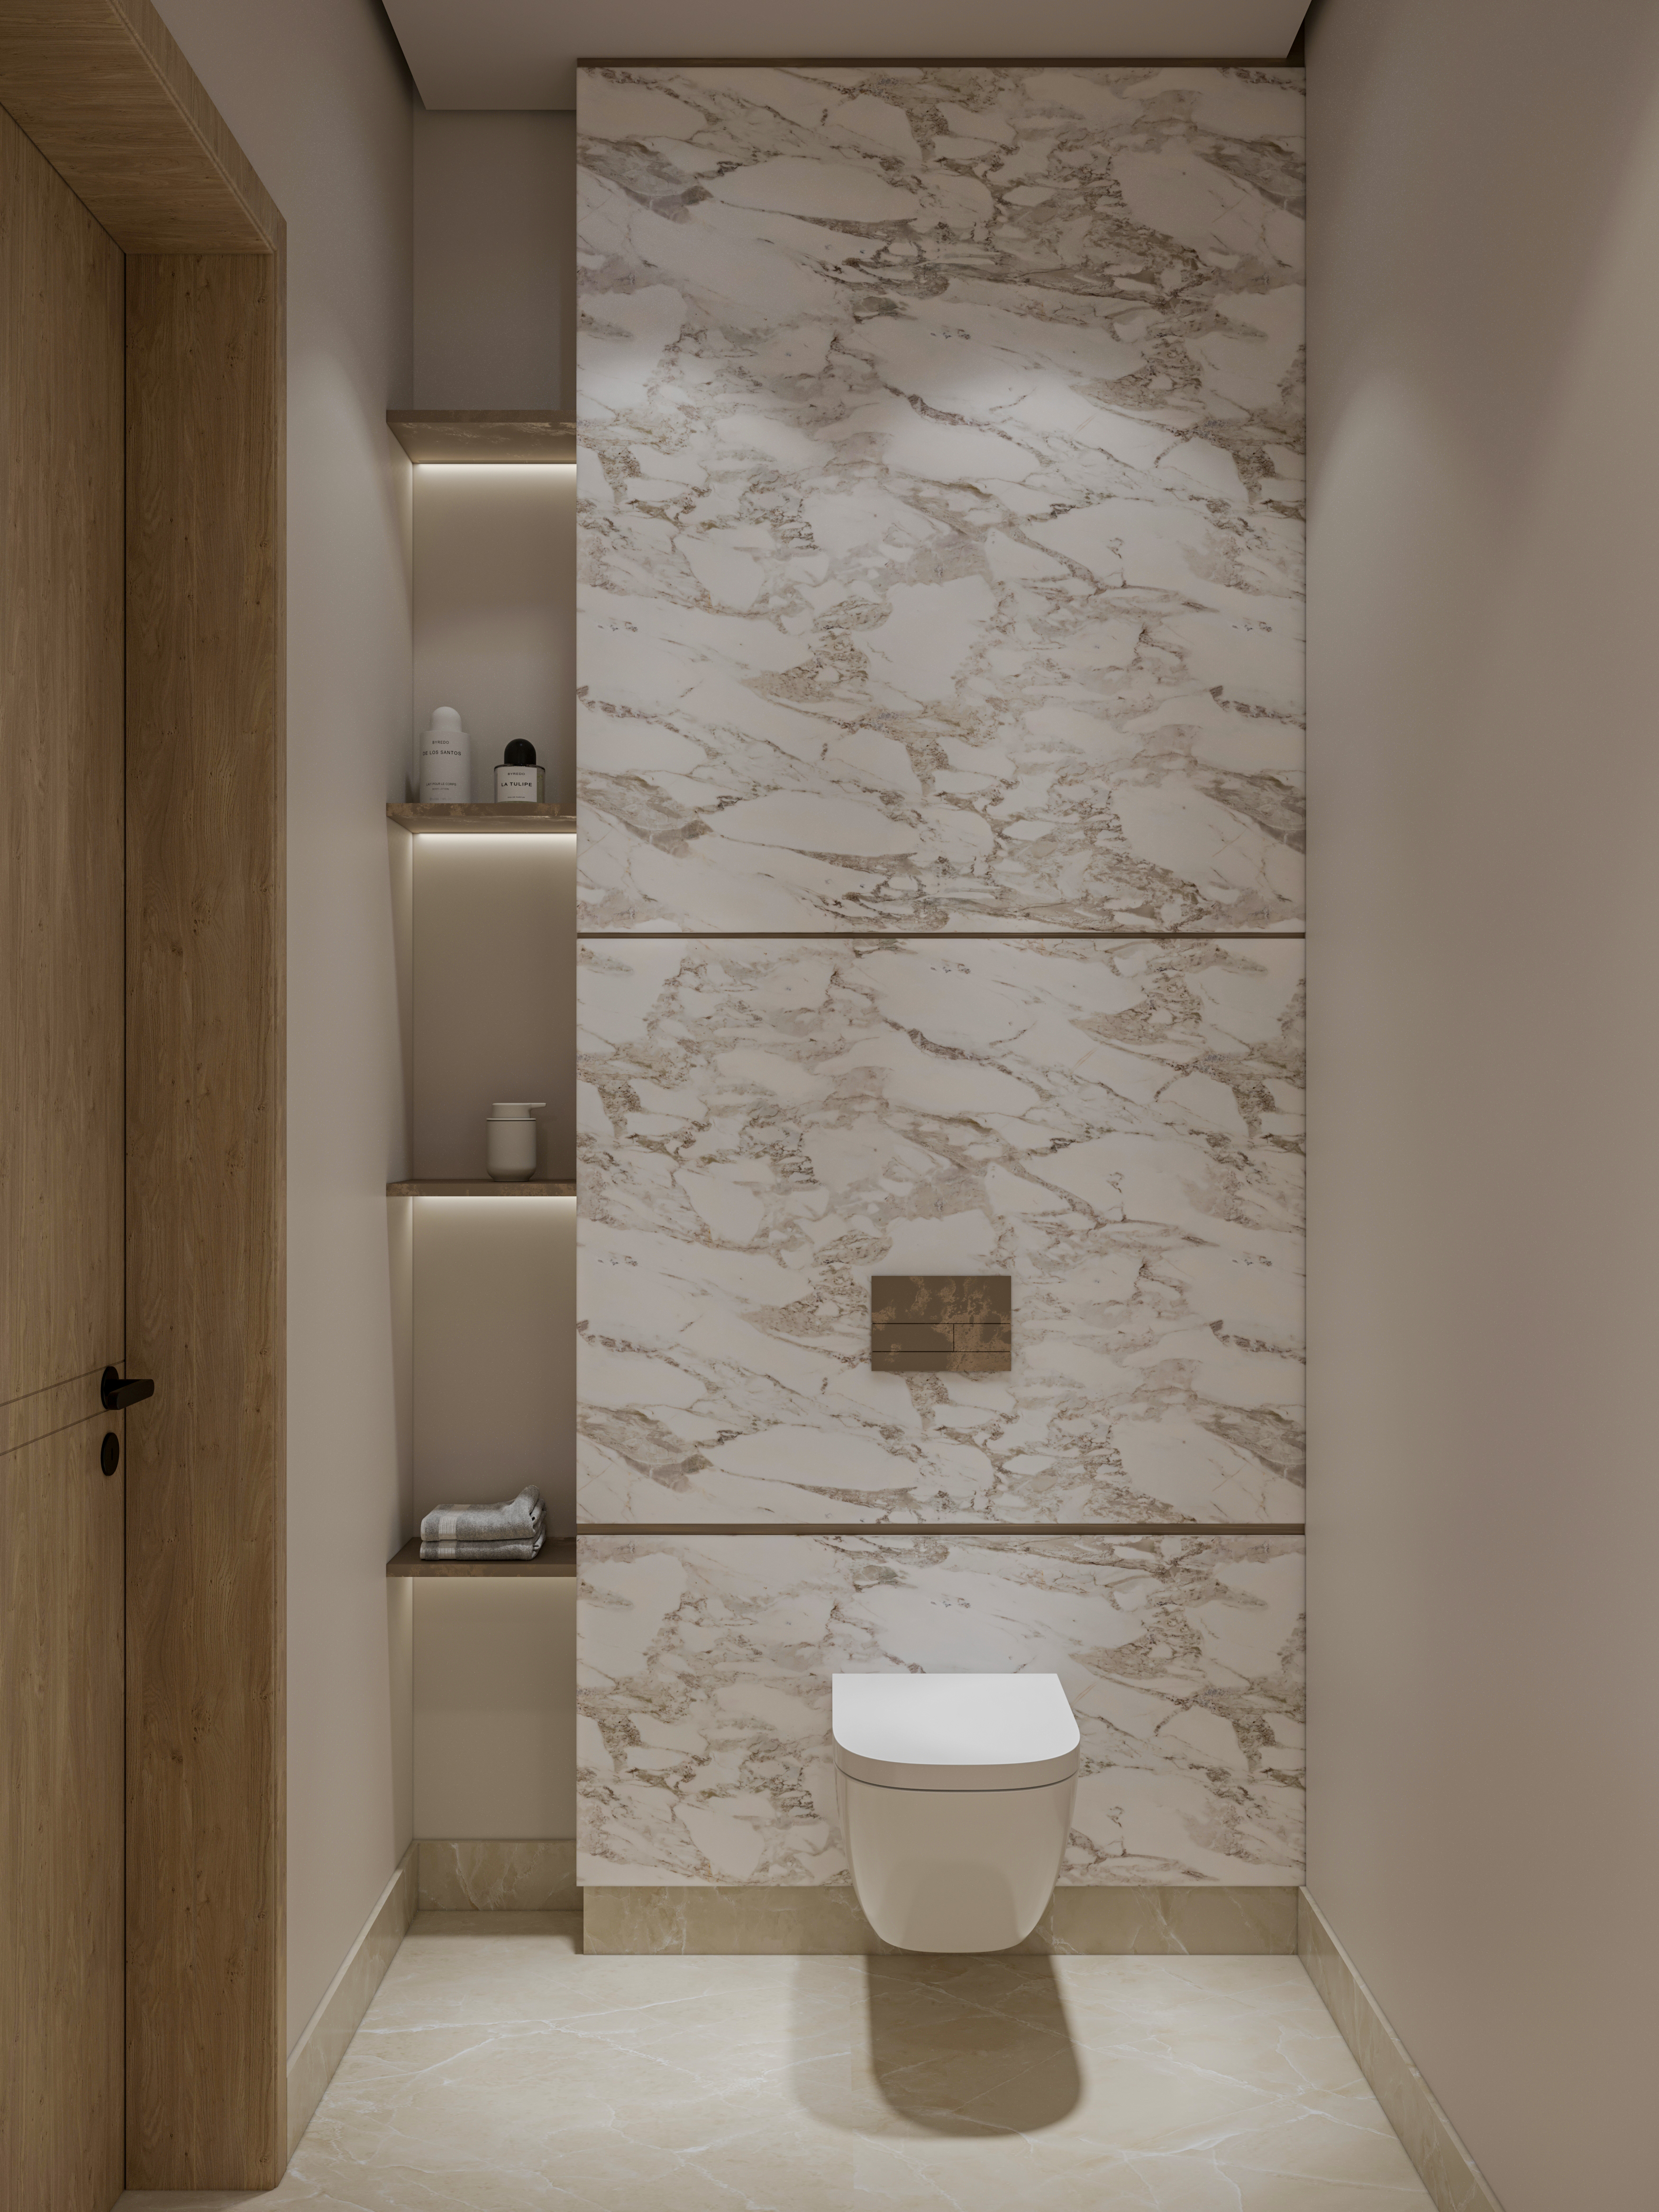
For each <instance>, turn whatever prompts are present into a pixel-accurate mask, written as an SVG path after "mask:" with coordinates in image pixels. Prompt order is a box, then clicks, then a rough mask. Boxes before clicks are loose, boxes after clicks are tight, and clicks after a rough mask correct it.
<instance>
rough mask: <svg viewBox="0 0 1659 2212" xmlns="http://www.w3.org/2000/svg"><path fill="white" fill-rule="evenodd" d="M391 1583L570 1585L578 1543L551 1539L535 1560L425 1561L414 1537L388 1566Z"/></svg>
mask: <svg viewBox="0 0 1659 2212" xmlns="http://www.w3.org/2000/svg"><path fill="white" fill-rule="evenodd" d="M575 1572H576V1540H575V1538H574V1536H550V1537H549V1538H548V1540H547V1541H546V1542H545V1543H544V1545H543V1546H542V1548H541V1550H540V1551H539V1552H538V1553H537V1554H536V1556H535V1558H534V1559H422V1557H421V1540H420V1538H419V1537H418V1536H411V1537H410V1540H409V1541H408V1542H407V1543H406V1544H405V1545H404V1548H403V1549H402V1551H401V1552H398V1553H395V1554H394V1555H393V1556H392V1558H391V1559H388V1560H387V1561H386V1579H387V1581H388V1582H417V1583H419V1582H430V1581H433V1580H435V1579H437V1578H440V1577H443V1576H446V1575H485V1576H489V1575H500V1576H508V1575H513V1576H517V1577H520V1579H521V1580H522V1579H526V1578H532V1579H539V1578H541V1577H545V1576H548V1575H552V1576H554V1577H556V1578H559V1579H562V1580H564V1581H566V1582H569V1581H572V1580H574V1577H575Z"/></svg>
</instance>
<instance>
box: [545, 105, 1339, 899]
mask: <svg viewBox="0 0 1659 2212" xmlns="http://www.w3.org/2000/svg"><path fill="white" fill-rule="evenodd" d="M577 116H578V130H579V138H580V164H581V167H580V177H579V185H580V205H579V216H578V221H579V246H580V272H581V273H580V310H581V329H580V340H579V380H580V383H579V391H580V478H579V494H580V507H579V548H580V550H579V566H580V616H579V630H578V668H579V685H580V704H579V727H578V769H579V776H578V786H579V805H580V822H581V829H582V849H581V890H580V902H581V903H580V911H581V927H584V928H586V929H589V930H603V931H634V930H663V929H668V930H684V931H697V930H711V931H712V930H737V931H743V930H755V931H771V930H778V931H823V930H846V929H851V928H866V929H867V928H871V927H875V928H885V929H903V930H911V931H914V930H945V931H949V930H977V931H983V930H993V931H995V930H1001V929H1007V928H1016V929H1038V930H1049V929H1107V930H1112V931H1153V932H1168V931H1191V932H1194V933H1206V932H1214V931H1218V930H1227V931H1261V930H1296V929H1298V928H1299V927H1300V922H1301V915H1302V903H1301V902H1302V866H1301V858H1300V849H1301V828H1300V824H1301V787H1302V770H1303V750H1304V747H1303V732H1302V713H1303V658H1302V653H1303V648H1302V631H1303V595H1304V586H1303V565H1302V561H1303V555H1302V548H1303V532H1302V520H1301V514H1302V509H1301V501H1302V493H1303V482H1302V470H1303V465H1302V458H1301V455H1302V446H1303V398H1302V388H1301V368H1300V364H1301V354H1302V340H1303V327H1304V307H1303V291H1302V270H1303V261H1302V254H1303V225H1302V219H1301V213H1300V209H1301V201H1302V190H1303V161H1304V154H1303V96H1302V74H1301V72H1300V71H1299V70H1291V69H1284V70H1271V69H1267V70H1261V69H1225V70H1218V69H1202V68H1195V69H1168V68H1158V67H1139V68H1135V67H1118V68H1083V69H1065V68H1051V67H1045V66H1042V65H1040V64H1032V65H1030V66H1029V67H1023V68H1022V67H1009V66H1003V67H996V68H991V67H973V66H962V67H946V68H936V69H935V68H930V69H926V70H923V69H916V68H880V67H870V68H866V69H857V68H854V69H844V70H843V69H831V70H821V69H763V68H735V69H732V68H725V69H721V68H706V69H699V68H666V67H659V68H639V69H633V68H625V69H623V68H606V69H592V70H584V71H583V72H582V73H581V75H580V85H579V92H578V109H577Z"/></svg>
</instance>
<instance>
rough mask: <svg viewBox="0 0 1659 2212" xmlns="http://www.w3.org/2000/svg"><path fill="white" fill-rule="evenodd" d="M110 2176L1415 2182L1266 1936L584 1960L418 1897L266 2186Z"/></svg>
mask: <svg viewBox="0 0 1659 2212" xmlns="http://www.w3.org/2000/svg"><path fill="white" fill-rule="evenodd" d="M459 2023H465V2027H464V2029H459V2028H458V2025H457V2024H459ZM121 2201H122V2203H123V2204H124V2205H125V2206H127V2207H130V2208H131V2212H141V2208H144V2212H173V2208H177V2212H185V2207H187V2206H191V2205H197V2206H201V2207H204V2208H207V2207H213V2208H219V2207H223V2208H227V2212H228V2208H229V2207H230V2206H232V2205H239V2204H256V2205H271V2206H283V2207H288V2206H298V2205H314V2206H317V2207H319V2208H321V2212H346V2209H347V2208H349V2212H456V2208H463V2212H561V2208H566V2207H568V2208H570V2212H577V2208H581V2212H592V2208H595V2207H599V2208H603V2212H647V2208H656V2207H659V2206H665V2205H670V2206H672V2207H673V2208H674V2212H685V2208H690V2212H892V2209H893V2208H900V2212H911V2208H921V2207H927V2208H939V2212H1012V2208H1013V2207H1015V2206H1020V2207H1024V2206H1041V2207H1042V2208H1043V2212H1240V2208H1241V2207H1248V2208H1249V2212H1429V2206H1430V2200H1429V2198H1428V2197H1427V2195H1426V2194H1425V2191H1423V2189H1422V2188H1421V2186H1420V2185H1419V2183H1418V2181H1417V2179H1416V2177H1415V2176H1414V2175H1413V2172H1412V2170H1411V2167H1410V2165H1409V2163H1408V2162H1407V2158H1406V2155H1405V2154H1404V2152H1403V2151H1402V2150H1401V2147H1400V2144H1399V2142H1397V2141H1396V2140H1395V2136H1393V2135H1392V2134H1391V2133H1390V2131H1389V2126H1388V2123H1387V2121H1386V2120H1385V2119H1384V2118H1383V2114H1382V2112H1380V2111H1379V2110H1378V2109H1377V2106H1376V2101H1375V2100H1374V2099H1372V2098H1371V2097H1370V2094H1369V2093H1368V2092H1367V2090H1366V2088H1365V2086H1364V2082H1363V2081H1361V2079H1360V2078H1359V2075H1358V2070H1357V2069H1356V2068H1355V2066H1354V2063H1353V2061H1352V2058H1351V2057H1349V2054H1348V2052H1347V2051H1346V2049H1345V2048H1344V2046H1343V2044H1342V2041H1341V2039H1340V2036H1339V2035H1338V2034H1337V2033H1336V2031H1335V2029H1334V2027H1333V2026H1332V2024H1331V2021H1330V2019H1329V2017H1328V2015H1327V2014H1326V2013H1325V2011H1324V2009H1323V2008H1322V2005H1321V2004H1320V2002H1319V2000H1318V1998H1317V1997H1316V1995H1315V1994H1314V1991H1313V1990H1312V1988H1311V1987H1310V1984H1309V1982H1308V1978H1307V1976H1306V1975H1305V1974H1304V1972H1303V1970H1302V1968H1301V1966H1300V1965H1299V1964H1298V1962H1297V1960H1294V1959H1246V1958H1232V1959H1204V1960H1194V1959H1169V1958H1164V1959H1078V1958H1056V1959H1048V1958H1021V1957H1000V1958H996V1959H972V1960H951V1959H918V1958H913V1957H886V1958H872V1959H842V1958H814V1959H794V1958H764V1959H756V1958H696V1959H688V1958H630V1959H611V1958H600V1959H594V1958H585V1957H583V1956H581V1955H580V1928H579V1923H575V1922H574V1918H571V1919H564V1918H562V1917H559V1916H554V1915H543V1916H532V1915H528V1914H526V1915H516V1914H505V1913H485V1914H479V1915H476V1916H474V1915H467V1914H446V1915H436V1916H431V1915H422V1917H421V1918H419V1919H418V1920H416V1923H415V1926H414V1928H413V1929H412V1930H411V1931H410V1936H409V1937H408V1939H407V1941H406V1942H404V1948H403V1949H402V1951H401V1952H400V1953H399V1954H398V1958H397V1959H396V1960H394V1961H393V1963H392V1969H391V1972H389V1973H388V1974H387V1976H386V1979H385V1981H384V1982H383V1983H382V1984H381V1985H380V1991H379V1994H378V1995H377V1996H376V1997H375V2000H374V2003H373V2004H372V2005H371V2007H370V2008H369V2012H368V2016H367V2018H366V2019H365V2020H364V2021H363V2025H362V2028H361V2029H360V2031H359V2033H358V2034H357V2037H356V2040H355V2041H354V2043H353V2044H352V2046H351V2048H350V2050H349V2051H348V2053H347V2054H346V2057H345V2061H344V2063H343V2065H342V2067H341V2069H340V2071H339V2072H338V2074H337V2075H336V2076H335V2079H334V2082H333V2084H332V2086H331V2088H330V2089H329V2091H328V2093H327V2094H326V2095H325V2098H324V2100H323V2103H322V2106H321V2107H320V2108H319V2112H318V2115H317V2118H316V2120H315V2121H314V2123H313V2125H312V2127H311V2129H310V2130H309V2132H308V2133H307V2136H306V2138H305V2141H304V2142H302V2143H301V2146H300V2149H299V2152H298V2154H297V2155H296V2157H295V2160H294V2163H293V2165H292V2166H290V2168H289V2172H288V2175H287V2177H286V2179H284V2180H283V2183H282V2184H281V2185H280V2186H279V2187H278V2188H277V2189H276V2190H274V2191H268V2192H264V2193H262V2194H258V2195H254V2196H243V2195H240V2194H237V2193H234V2192H229V2193H220V2194H210V2195H201V2196H193V2195H189V2194H170V2193H160V2194H155V2195H149V2196H144V2195H137V2194H135V2195H131V2196H129V2197H125V2198H123V2199H122V2200H121Z"/></svg>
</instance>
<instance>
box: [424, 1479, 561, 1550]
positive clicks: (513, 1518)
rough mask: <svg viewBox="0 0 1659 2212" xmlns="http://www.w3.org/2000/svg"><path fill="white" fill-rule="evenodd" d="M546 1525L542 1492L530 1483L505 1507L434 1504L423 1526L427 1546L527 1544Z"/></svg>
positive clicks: (536, 1536) (537, 1536) (509, 1500)
mask: <svg viewBox="0 0 1659 2212" xmlns="http://www.w3.org/2000/svg"><path fill="white" fill-rule="evenodd" d="M544 1526H545V1515H544V1510H543V1507H542V1493H541V1492H540V1491H539V1490H538V1489H537V1487H536V1486H535V1484H534V1483H533V1482H532V1483H526V1486H525V1487H524V1488H523V1489H522V1490H521V1491H520V1492H519V1494H518V1496H517V1497H516V1498H508V1499H507V1503H506V1504H504V1505H435V1506H434V1507H433V1509H432V1510H431V1512H430V1513H428V1515H427V1516H426V1518H425V1520H424V1521H422V1523H421V1541H422V1543H423V1544H430V1543H446V1544H527V1543H529V1542H531V1541H532V1539H537V1540H539V1534H540V1532H541V1530H542V1529H543V1528H544Z"/></svg>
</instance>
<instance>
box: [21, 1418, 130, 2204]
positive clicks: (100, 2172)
mask: <svg viewBox="0 0 1659 2212" xmlns="http://www.w3.org/2000/svg"><path fill="white" fill-rule="evenodd" d="M122 1421H123V1416H122V1415H120V1414H118V1413H115V1414H106V1413H100V1415H99V1417H98V1419H96V1420H94V1421H83V1422H82V1423H81V1424H80V1425H78V1426H77V1427H76V1428H73V1429H68V1430H65V1431H62V1432H61V1433H60V1434H58V1435H57V1436H54V1437H46V1439H45V1440H44V1441H42V1442H40V1443H33V1444H28V1445H26V1446H25V1447H24V1448H23V1449H21V1451H14V1452H7V1453H5V1454H3V1455H0V1528H3V1530H4V1532H5V1541H4V1543H3V1545H0V1746H3V1751H0V1864H3V1866H4V1868H5V1869H6V1899H5V1911H3V1913H0V2204H3V2205H5V2206H6V2207H8V2208H13V2207H15V2208H16V2212H24V2208H27V2212H109V2207H110V2206H111V2205H112V2204H113V2203H114V2202H115V2199H116V2197H117V2196H118V2194H119V2193H120V2188H121V2040H122V2038H121V1884H120V1880H119V1869H120V1864H121V1817H122V1814H121V1587H122V1547H121V1502H122V1490H123V1475H122V1474H121V1473H117V1474H115V1475H113V1476H112V1477H110V1478H107V1479H106V1477H105V1475H104V1474H103V1472H102V1470H101V1469H100V1466H99V1464H98V1449H99V1445H100V1443H101V1442H102V1440H103V1437H104V1436H105V1434H106V1431H110V1430H113V1431H115V1433H116V1434H117V1435H119V1433H120V1431H121V1426H122Z"/></svg>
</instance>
